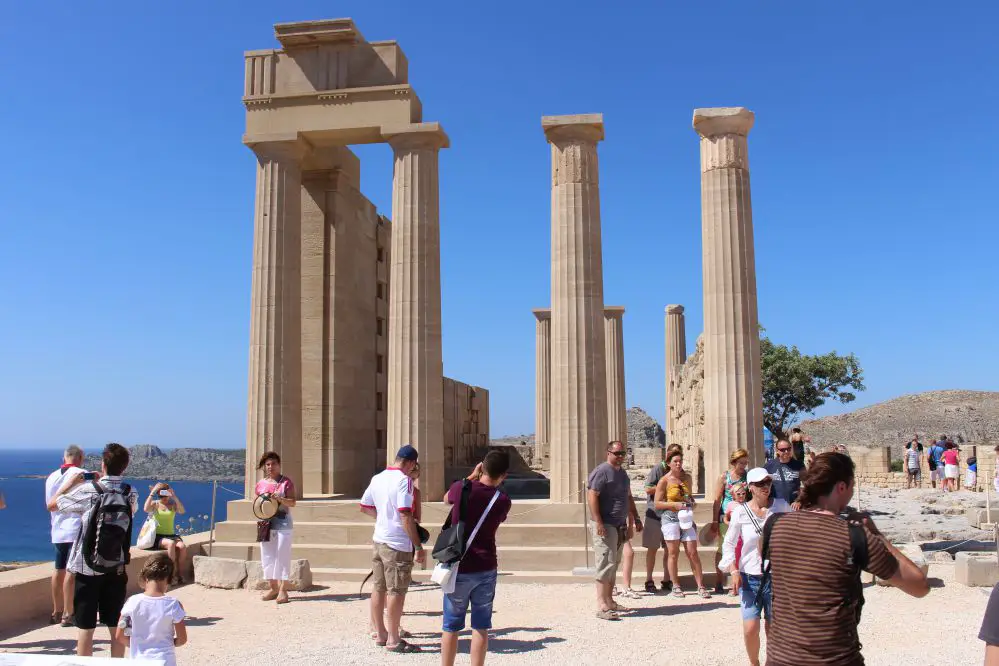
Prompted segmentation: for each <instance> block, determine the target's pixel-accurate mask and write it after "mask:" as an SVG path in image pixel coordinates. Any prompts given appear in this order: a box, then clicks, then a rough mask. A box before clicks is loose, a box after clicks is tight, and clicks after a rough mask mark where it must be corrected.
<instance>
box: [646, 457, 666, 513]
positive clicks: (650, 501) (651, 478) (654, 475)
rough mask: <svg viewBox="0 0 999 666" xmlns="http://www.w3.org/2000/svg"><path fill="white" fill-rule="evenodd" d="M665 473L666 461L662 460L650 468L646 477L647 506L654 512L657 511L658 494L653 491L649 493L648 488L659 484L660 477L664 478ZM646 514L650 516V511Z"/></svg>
mask: <svg viewBox="0 0 999 666" xmlns="http://www.w3.org/2000/svg"><path fill="white" fill-rule="evenodd" d="M665 475H666V463H664V462H661V463H659V464H658V465H656V466H655V467H653V468H652V469H651V470H649V475H648V476H647V477H646V478H645V490H646V499H645V506H646V508H647V509H648V510H649V511H652V512H653V513H655V510H656V494H655V493H652V494H651V495H650V494H649V493H648V490H649V488H655V487H656V486H657V485H659V479H661V478H663V477H664V476H665ZM646 516H648V513H646ZM656 518H659V516H658V515H657V516H656Z"/></svg>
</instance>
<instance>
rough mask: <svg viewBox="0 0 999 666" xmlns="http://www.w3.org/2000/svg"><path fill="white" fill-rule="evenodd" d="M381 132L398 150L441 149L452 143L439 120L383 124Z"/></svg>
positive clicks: (394, 148) (393, 147)
mask: <svg viewBox="0 0 999 666" xmlns="http://www.w3.org/2000/svg"><path fill="white" fill-rule="evenodd" d="M381 133H382V138H383V139H385V140H386V141H388V143H389V145H391V146H392V149H393V150H396V151H398V150H420V149H430V150H440V149H441V148H448V147H450V145H451V142H450V141H449V139H448V136H447V133H446V132H444V128H443V127H441V124H440V123H437V122H432V123H408V124H404V125H382V128H381Z"/></svg>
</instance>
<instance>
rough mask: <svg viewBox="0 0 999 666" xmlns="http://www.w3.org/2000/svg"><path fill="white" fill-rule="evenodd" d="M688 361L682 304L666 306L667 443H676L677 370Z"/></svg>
mask: <svg viewBox="0 0 999 666" xmlns="http://www.w3.org/2000/svg"><path fill="white" fill-rule="evenodd" d="M686 361H687V324H686V321H685V319H684V316H683V306H682V305H667V306H666V443H667V444H674V443H676V442H677V441H678V440H679V439H680V437H679V436H678V435H677V432H676V414H675V412H676V396H675V395H674V391H675V390H676V374H675V373H676V372H677V371H678V370H679V369H680V366H681V365H683V364H684V363H686Z"/></svg>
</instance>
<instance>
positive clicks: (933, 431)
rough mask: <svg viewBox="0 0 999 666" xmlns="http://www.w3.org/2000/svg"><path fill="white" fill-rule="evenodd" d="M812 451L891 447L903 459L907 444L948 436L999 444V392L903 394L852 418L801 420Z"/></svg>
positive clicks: (956, 438) (853, 413)
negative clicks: (840, 446) (836, 447)
mask: <svg viewBox="0 0 999 666" xmlns="http://www.w3.org/2000/svg"><path fill="white" fill-rule="evenodd" d="M800 427H801V429H802V430H804V431H805V432H806V433H807V434H808V435H810V436H811V437H812V446H813V447H816V448H819V449H822V448H824V447H826V446H829V445H832V444H845V445H847V446H863V447H874V446H891V447H892V456H893V457H897V456H900V455H901V452H902V449H903V447H904V446H905V443H906V442H907V441H909V440H910V439H911V438H912V435H913V434H918V435H919V437H920V440H921V441H926V440H929V439H930V438H931V437H937V436H939V435H943V434H946V435H948V436H950V438H951V439H953V440H954V441H955V442H958V443H965V442H967V443H979V442H994V443H999V392H994V391H930V392H927V393H917V394H915V395H904V396H901V397H899V398H894V399H892V400H888V401H886V402H880V403H878V404H876V405H871V406H870V407H863V408H861V409H858V410H856V411H853V412H850V413H848V414H840V415H838V416H826V417H824V418H821V419H812V420H809V421H803V422H802V423H801V424H800Z"/></svg>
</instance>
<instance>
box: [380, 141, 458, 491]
mask: <svg viewBox="0 0 999 666" xmlns="http://www.w3.org/2000/svg"><path fill="white" fill-rule="evenodd" d="M383 133H384V134H385V136H386V138H387V139H388V141H389V143H390V144H391V145H392V149H393V150H394V152H395V169H394V176H393V181H392V245H391V252H390V261H391V264H390V272H389V327H388V418H387V433H386V434H387V444H388V454H387V455H388V462H389V464H391V462H392V460H393V459H394V458H395V453H396V451H397V450H398V449H399V447H400V446H402V445H404V444H412V445H413V446H414V447H416V448H417V450H419V452H420V468H421V481H420V487H421V490H422V491H423V494H424V497H426V498H427V500H428V501H438V500H440V499H441V497H443V494H444V388H443V378H444V367H443V361H442V356H441V353H442V352H441V271H440V218H439V200H438V173H437V166H438V153H439V151H440V149H441V148H442V147H446V146H447V135H445V134H444V133H443V131H442V130H440V128H439V127H438V126H437V123H418V124H415V125H410V126H406V127H402V128H397V129H394V130H393V131H392V132H387V131H385V130H384V129H383Z"/></svg>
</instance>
